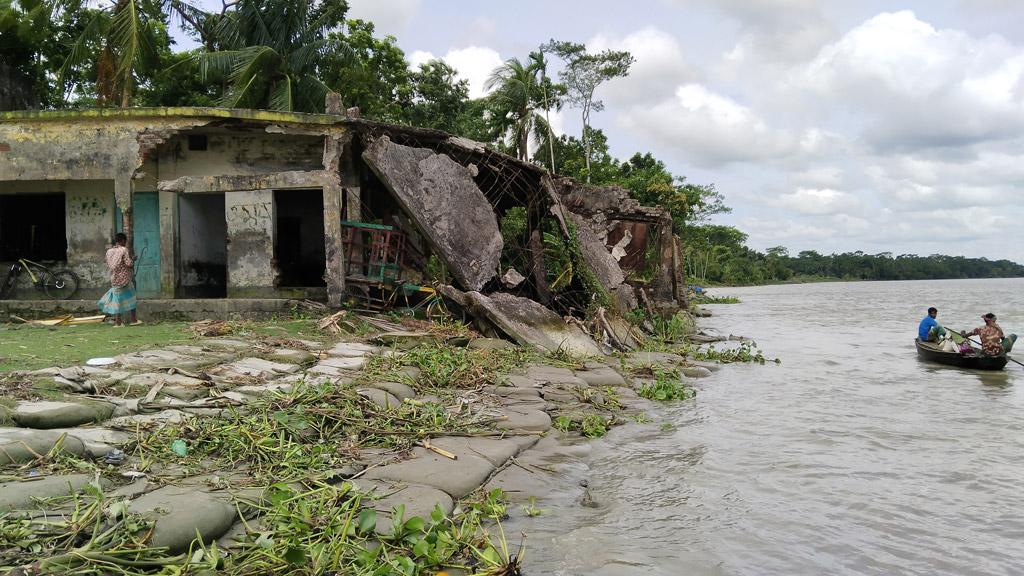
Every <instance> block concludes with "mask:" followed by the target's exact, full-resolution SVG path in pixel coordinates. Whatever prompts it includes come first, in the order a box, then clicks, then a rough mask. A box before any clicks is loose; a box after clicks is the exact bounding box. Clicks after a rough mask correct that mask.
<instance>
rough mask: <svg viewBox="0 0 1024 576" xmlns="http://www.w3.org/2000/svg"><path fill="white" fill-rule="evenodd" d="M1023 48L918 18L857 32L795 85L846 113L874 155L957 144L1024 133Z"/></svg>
mask: <svg viewBox="0 0 1024 576" xmlns="http://www.w3.org/2000/svg"><path fill="white" fill-rule="evenodd" d="M1022 80H1024V51H1022V50H1021V48H1020V47H1018V46H1013V45H1011V44H1009V43H1008V42H1006V40H1004V39H1002V38H1001V37H998V36H986V37H983V38H975V37H972V36H969V35H968V34H966V33H965V32H962V31H959V30H949V29H936V28H935V27H933V26H932V25H930V24H928V23H927V22H924V21H922V20H920V19H918V18H917V16H916V15H915V14H914V13H913V12H909V11H903V12H896V13H883V14H879V15H877V16H874V17H873V18H870V19H869V20H867V21H866V22H864V23H863V24H861V25H860V26H857V27H856V28H854V29H852V30H850V31H849V32H848V33H846V34H845V35H844V36H843V37H842V38H841V39H840V40H838V41H837V42H835V43H833V44H830V45H828V46H826V47H825V48H823V49H822V50H821V52H820V53H819V54H818V55H817V56H816V57H815V58H814V59H813V60H812V61H811V62H809V63H808V64H807V65H806V66H805V67H803V68H802V69H801V70H800V71H799V72H798V73H797V74H796V75H795V76H794V77H793V78H792V79H791V81H792V83H793V85H792V86H791V87H790V88H791V92H790V93H791V94H794V95H796V94H798V93H800V92H805V91H806V90H811V91H813V92H816V93H817V94H818V95H820V96H821V97H822V98H823V99H824V100H822V103H823V104H822V105H824V106H828V107H842V108H844V109H845V110H846V111H847V113H848V114H849V115H850V118H852V119H854V123H853V125H854V126H856V128H855V129H856V130H858V131H859V132H860V135H861V137H862V138H863V139H864V141H865V142H867V143H868V144H870V145H872V146H873V147H874V148H875V149H876V150H879V151H888V150H894V149H904V150H912V149H917V148H922V147H925V148H926V147H957V146H964V145H969V144H972V143H976V142H982V141H985V140H991V139H999V138H1007V137H1011V136H1015V135H1016V134H1018V133H1019V132H1020V130H1021V129H1022V128H1024V114H1022V113H1024V106H1022V104H1021V83H1022Z"/></svg>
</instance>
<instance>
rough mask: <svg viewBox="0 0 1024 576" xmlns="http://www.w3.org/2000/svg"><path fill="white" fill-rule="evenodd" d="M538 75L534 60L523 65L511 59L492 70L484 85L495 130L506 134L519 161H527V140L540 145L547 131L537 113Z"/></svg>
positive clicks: (538, 102)
mask: <svg viewBox="0 0 1024 576" xmlns="http://www.w3.org/2000/svg"><path fill="white" fill-rule="evenodd" d="M539 73H540V66H539V65H538V63H537V62H536V61H534V62H533V63H531V64H524V63H522V62H520V61H519V59H517V58H510V59H508V60H506V61H505V63H504V64H502V65H501V66H498V67H497V68H495V69H494V71H493V72H491V75H490V77H488V78H487V82H485V83H484V89H485V90H488V91H491V94H490V96H489V98H490V99H491V102H492V105H493V110H494V112H495V114H494V122H495V123H496V128H497V129H498V131H499V133H501V134H504V135H506V137H507V138H508V145H509V147H510V148H512V149H513V150H515V152H516V156H517V157H518V158H519V159H520V160H528V159H529V150H528V148H529V144H530V137H531V136H532V137H533V139H534V141H535V142H539V141H540V140H541V138H542V137H543V136H544V134H545V133H546V132H547V130H548V123H547V122H546V121H545V120H544V117H543V116H542V115H541V114H540V112H541V109H542V107H543V105H542V104H541V102H542V100H543V95H542V94H541V82H540V81H539V79H538V75H539Z"/></svg>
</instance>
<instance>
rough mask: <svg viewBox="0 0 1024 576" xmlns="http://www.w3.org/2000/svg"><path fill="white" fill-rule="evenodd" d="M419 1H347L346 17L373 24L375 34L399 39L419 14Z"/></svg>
mask: <svg viewBox="0 0 1024 576" xmlns="http://www.w3.org/2000/svg"><path fill="white" fill-rule="evenodd" d="M420 4H421V0H349V1H348V6H349V10H348V16H349V17H350V18H359V19H361V20H367V21H369V22H373V24H374V26H375V28H376V30H377V32H379V33H380V34H384V35H388V34H390V35H392V36H397V37H399V38H400V37H401V36H402V34H403V33H404V32H406V31H407V30H408V29H409V24H410V23H411V22H412V20H413V19H414V18H415V17H416V16H417V15H418V14H419V11H420Z"/></svg>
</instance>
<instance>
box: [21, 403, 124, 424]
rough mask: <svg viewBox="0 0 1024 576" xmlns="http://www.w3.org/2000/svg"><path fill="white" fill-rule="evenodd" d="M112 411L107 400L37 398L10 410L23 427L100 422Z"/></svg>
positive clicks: (108, 416) (111, 405) (112, 407)
mask: <svg viewBox="0 0 1024 576" xmlns="http://www.w3.org/2000/svg"><path fill="white" fill-rule="evenodd" d="M113 412H114V405H113V404H110V403H107V402H98V401H90V402H63V401H56V400H39V401H35V402H21V403H19V404H18V405H17V406H16V407H15V408H14V410H12V412H11V419H13V420H14V421H15V422H17V423H18V425H19V426H24V427H25V428H39V429H43V430H46V429H50V428H69V427H73V426H78V425H80V424H88V423H90V422H102V421H103V420H106V419H107V418H110V415H111V414H113Z"/></svg>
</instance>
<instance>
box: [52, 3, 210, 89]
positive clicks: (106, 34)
mask: <svg viewBox="0 0 1024 576" xmlns="http://www.w3.org/2000/svg"><path fill="white" fill-rule="evenodd" d="M82 4H83V3H82V2H81V0H54V1H53V2H52V4H51V5H50V10H51V12H52V13H57V12H60V11H77V10H81V9H82ZM170 15H177V16H178V17H179V18H180V19H181V21H182V22H184V23H189V24H190V25H191V26H193V28H194V29H195V30H197V31H198V32H199V33H200V35H201V36H202V35H203V29H202V27H201V26H200V24H201V23H203V22H205V21H206V19H207V17H208V16H209V15H208V14H207V13H206V12H204V11H202V10H200V9H199V8H196V7H194V6H192V5H191V4H189V3H188V2H185V1H184V0H113V1H112V2H111V3H110V4H109V5H107V6H104V7H101V8H99V9H97V10H95V11H94V13H93V14H92V17H91V18H90V19H89V21H88V23H87V24H86V25H85V28H84V29H83V30H82V33H81V34H80V35H79V36H78V38H77V40H76V41H75V42H74V44H72V46H71V49H70V51H69V53H68V57H67V59H66V60H65V61H64V64H63V65H62V66H61V68H60V73H59V76H60V82H61V83H63V79H64V77H65V76H66V74H67V72H68V71H69V70H70V69H71V68H73V67H77V66H80V65H82V64H84V63H86V62H87V61H89V60H91V59H92V58H93V55H94V54H95V61H94V62H93V64H94V65H95V67H96V90H97V100H98V104H100V105H104V104H106V103H108V102H114V101H117V100H119V101H120V104H119V105H120V106H122V107H126V106H128V105H129V103H130V101H131V95H132V90H133V89H134V88H135V82H136V76H137V74H138V73H139V72H142V71H145V70H146V69H148V68H151V67H152V66H153V65H154V64H155V63H156V61H157V59H158V58H157V46H158V44H161V43H166V42H168V41H169V40H168V36H167V31H166V26H165V22H164V20H165V18H166V17H167V16H170ZM205 39H206V38H205V36H204V40H205Z"/></svg>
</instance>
